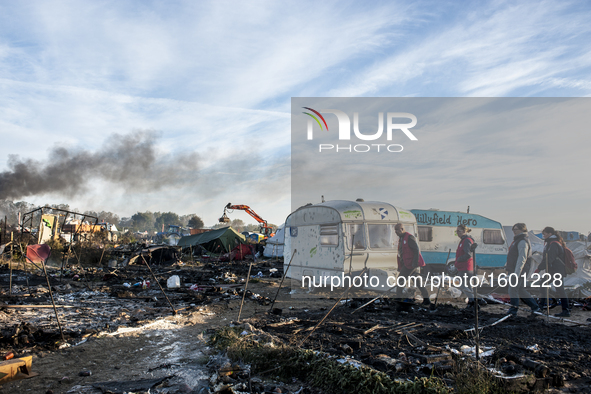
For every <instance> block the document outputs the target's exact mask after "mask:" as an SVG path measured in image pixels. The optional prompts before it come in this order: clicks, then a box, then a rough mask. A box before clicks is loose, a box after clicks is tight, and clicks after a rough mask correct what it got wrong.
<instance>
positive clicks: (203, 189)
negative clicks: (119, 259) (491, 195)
mask: <svg viewBox="0 0 591 394" xmlns="http://www.w3.org/2000/svg"><path fill="white" fill-rule="evenodd" d="M589 20H591V5H589V3H587V2H566V1H565V2H563V1H560V2H559V1H541V2H540V1H531V2H527V1H520V2H517V3H516V4H515V2H509V1H490V2H457V1H450V2H441V1H424V2H421V1H419V2H396V1H387V2H371V3H361V2H346V1H339V2H305V1H304V2H302V1H298V2H296V1H287V2H284V1H282V2H280V1H249V2H238V1H233V2H231V1H210V2H207V1H203V2H196V1H150V2H148V1H104V2H103V1H51V0H44V1H21V2H15V1H7V0H2V1H0V92H1V93H0V137H1V138H2V150H1V152H0V153H1V154H0V172H2V171H4V172H10V171H12V167H10V163H11V160H12V162H13V163H14V160H17V161H18V160H20V161H21V162H22V161H23V160H26V159H33V160H36V161H38V163H37V165H38V166H40V167H43V166H45V165H46V163H48V162H51V161H54V160H64V157H63V156H62V157H57V158H56V153H55V152H56V151H55V150H52V149H54V148H55V147H56V146H60V147H65V148H67V151H68V152H70V154H74V155H75V153H76V152H77V153H79V154H81V155H83V153H80V152H82V151H84V152H85V153H86V154H88V155H93V154H94V153H93V152H103V151H105V150H107V151H108V149H107V148H106V147H108V145H109V141H119V140H120V139H121V138H123V137H116V136H115V135H119V136H125V135H130V133H135V134H134V135H140V136H144V137H145V136H146V135H148V136H149V140H150V141H151V143H152V144H153V145H152V147H153V152H152V153H153V154H154V160H153V162H152V164H150V165H147V166H145V172H143V173H142V172H141V171H140V172H139V173H136V172H134V174H135V176H136V178H134V179H137V177H139V178H142V179H146V180H149V182H148V183H147V184H144V185H142V184H141V182H139V181H133V182H130V181H129V178H125V179H122V178H121V177H118V175H117V174H116V175H117V176H113V174H111V176H110V177H107V176H105V171H103V172H100V171H99V172H96V171H89V172H88V174H87V175H88V176H84V177H82V178H81V179H82V181H81V182H82V184H81V185H80V187H79V188H75V189H74V190H73V191H70V192H69V193H68V195H67V196H64V195H62V194H61V193H59V192H54V191H51V192H47V193H37V194H35V195H27V196H21V197H15V198H14V199H15V200H26V201H29V202H35V203H39V204H42V203H46V202H48V203H60V202H67V203H69V204H70V206H72V207H77V208H79V209H81V210H94V211H99V210H110V211H114V212H117V213H119V214H120V215H122V216H127V215H131V214H133V213H135V212H136V211H144V210H152V211H169V210H170V211H175V212H177V213H179V214H187V213H193V212H194V213H197V214H199V215H201V216H202V217H203V218H204V219H205V222H206V224H208V225H212V224H214V223H215V221H216V219H217V218H218V217H219V216H220V215H221V213H222V209H223V206H224V205H225V204H226V203H228V202H232V203H235V204H247V205H250V206H252V207H253V208H254V209H255V210H256V211H257V212H258V213H259V214H260V215H261V216H263V217H265V218H267V219H269V221H271V222H274V223H282V222H283V220H284V219H285V217H286V216H287V215H288V214H289V213H290V210H291V206H290V99H291V97H373V96H376V97H505V96H507V97H511V96H523V97H554V96H561V97H588V96H589V95H590V94H591V79H590V77H589V76H590V75H591V50H590V49H591V44H590V43H591V34H590V29H591V25H590V24H589V23H588V21H589ZM118 138H119V139H118ZM145 138H148V137H145ZM101 149H102V151H101ZM565 149H566V150H565V151H564V152H565V154H568V148H565ZM50 152H54V153H50ZM10 155H18V157H19V158H20V159H15V158H14V157H12V158H11V157H10ZM112 160H113V161H114V162H117V158H116V157H113V158H112ZM587 163H588V162H587ZM581 165H583V166H585V165H587V166H588V164H586V163H581ZM136 170H137V169H136ZM109 171H111V170H109ZM109 171H107V172H109ZM122 171H123V170H122ZM111 172H112V171H111ZM171 173H172V174H173V176H172V177H171ZM85 175H86V173H85ZM165 178H166V179H165ZM573 181H574V179H573ZM335 198H336V196H335ZM393 203H395V204H396V202H395V201H393ZM409 208H414V207H409ZM442 208H443V209H446V207H442ZM540 208H541V207H540ZM447 209H451V208H447ZM494 214H495V211H494V210H493V211H492V215H494ZM233 215H234V216H235V217H236V218H241V219H243V220H245V221H249V219H250V218H249V217H248V216H247V215H245V214H244V213H234V214H233ZM492 215H491V216H492ZM561 225H563V224H561ZM563 226H568V223H565V224H564V225H563ZM557 227H559V226H558V225H557ZM576 227H577V228H576V229H577V230H581V231H584V230H589V229H588V228H585V227H584V226H582V225H581V224H577V226H576Z"/></svg>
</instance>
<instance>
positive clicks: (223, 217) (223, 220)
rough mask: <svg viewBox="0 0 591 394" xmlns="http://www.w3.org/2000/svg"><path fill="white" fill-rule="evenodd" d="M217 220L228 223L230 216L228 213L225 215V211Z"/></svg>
mask: <svg viewBox="0 0 591 394" xmlns="http://www.w3.org/2000/svg"><path fill="white" fill-rule="evenodd" d="M218 222H220V223H230V218H229V217H228V215H226V212H224V214H223V215H222V217H221V218H219V219H218Z"/></svg>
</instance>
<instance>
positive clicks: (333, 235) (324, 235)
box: [320, 224, 339, 246]
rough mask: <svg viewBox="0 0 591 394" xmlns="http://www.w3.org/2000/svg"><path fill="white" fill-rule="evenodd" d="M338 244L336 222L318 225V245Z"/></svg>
mask: <svg viewBox="0 0 591 394" xmlns="http://www.w3.org/2000/svg"><path fill="white" fill-rule="evenodd" d="M338 244H339V229H338V227H337V225H336V224H331V225H327V226H320V245H323V246H337V245H338Z"/></svg>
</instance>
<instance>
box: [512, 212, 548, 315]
mask: <svg viewBox="0 0 591 394" xmlns="http://www.w3.org/2000/svg"><path fill="white" fill-rule="evenodd" d="M512 230H513V242H512V243H511V246H509V253H507V265H506V269H507V274H508V275H510V276H511V275H516V276H517V281H516V283H517V285H516V286H511V285H510V286H509V297H510V298H511V308H509V311H508V312H507V314H508V315H513V316H517V311H518V310H519V299H520V298H521V299H522V300H523V302H524V303H525V304H526V305H527V306H529V307H530V308H531V315H532V316H535V313H536V312H540V311H541V309H540V307H539V306H538V303H537V302H536V301H535V300H534V298H533V297H532V296H531V294H529V292H528V291H527V290H526V289H525V285H526V283H525V282H524V281H523V280H522V279H523V278H522V277H521V274H522V273H526V274H527V271H528V270H529V264H527V261H528V259H529V258H530V257H531V255H532V250H531V243H530V241H529V238H528V236H527V226H526V225H525V223H515V224H514V225H513V228H512ZM511 282H512V281H511V280H510V281H509V283H511Z"/></svg>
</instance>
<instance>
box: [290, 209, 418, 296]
mask: <svg viewBox="0 0 591 394" xmlns="http://www.w3.org/2000/svg"><path fill="white" fill-rule="evenodd" d="M397 223H403V224H404V226H405V228H406V229H407V231H408V232H410V233H411V234H415V236H416V235H417V232H416V231H417V224H416V220H415V217H414V215H413V214H412V213H411V212H410V211H409V210H406V209H402V208H398V207H395V206H393V205H392V204H389V203H385V202H378V201H367V202H366V201H362V200H357V201H343V200H335V201H326V202H323V203H320V204H314V205H312V204H308V205H305V206H303V207H300V208H298V209H297V210H296V211H294V212H292V213H291V214H290V215H289V216H288V217H287V219H286V220H285V249H284V269H285V270H286V272H287V277H289V278H291V279H293V280H296V281H300V282H302V285H304V287H310V286H307V285H305V281H304V279H305V278H314V280H315V282H314V283H320V281H321V280H322V279H323V278H327V277H341V278H342V277H343V275H344V276H346V277H351V278H353V277H356V276H357V275H359V274H360V273H361V272H364V274H365V273H367V275H368V276H374V277H375V278H378V279H376V281H375V282H374V283H368V285H367V286H365V283H364V286H363V288H364V289H371V290H374V291H386V290H388V287H387V286H386V285H387V282H386V281H387V276H388V275H390V274H392V273H393V272H395V271H396V270H397V267H398V264H397V256H398V236H397V235H396V233H395V232H394V226H395V225H396V224H397ZM294 252H295V253H294ZM290 261H291V265H289V262H290ZM288 265H289V269H288ZM378 280H379V283H378ZM309 282H310V281H308V283H309ZM315 287H326V286H315ZM336 287H339V286H336ZM341 287H343V286H341Z"/></svg>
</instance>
